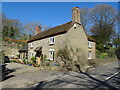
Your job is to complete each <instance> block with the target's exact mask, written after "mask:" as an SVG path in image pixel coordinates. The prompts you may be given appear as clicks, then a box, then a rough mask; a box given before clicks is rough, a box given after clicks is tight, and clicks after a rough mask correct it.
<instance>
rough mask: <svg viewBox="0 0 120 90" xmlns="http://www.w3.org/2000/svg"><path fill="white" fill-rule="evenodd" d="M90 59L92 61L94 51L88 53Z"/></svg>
mask: <svg viewBox="0 0 120 90" xmlns="http://www.w3.org/2000/svg"><path fill="white" fill-rule="evenodd" d="M88 59H92V51H88Z"/></svg>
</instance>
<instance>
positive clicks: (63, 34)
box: [28, 7, 95, 64]
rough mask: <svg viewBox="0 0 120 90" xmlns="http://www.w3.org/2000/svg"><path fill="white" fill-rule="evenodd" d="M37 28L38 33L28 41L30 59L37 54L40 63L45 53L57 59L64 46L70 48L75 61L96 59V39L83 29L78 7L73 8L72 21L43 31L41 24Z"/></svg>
mask: <svg viewBox="0 0 120 90" xmlns="http://www.w3.org/2000/svg"><path fill="white" fill-rule="evenodd" d="M35 29H36V35H35V36H33V37H32V38H31V39H30V40H29V41H28V60H30V59H31V57H34V56H36V57H37V60H38V63H39V64H40V58H41V55H43V56H46V57H47V58H48V59H49V60H50V61H57V60H59V59H58V57H57V52H58V51H59V50H61V49H63V48H66V49H68V50H69V53H70V55H71V56H72V59H73V61H75V60H77V59H79V60H78V61H79V62H80V63H83V64H84V63H86V62H87V61H88V59H95V41H94V39H92V38H91V37H90V36H89V35H88V34H87V33H86V32H85V30H84V29H83V27H82V25H81V23H80V10H79V8H78V7H73V8H72V21H70V22H67V23H64V24H62V25H59V26H56V27H53V28H50V29H48V30H46V31H41V27H39V26H37V27H36V28H35Z"/></svg>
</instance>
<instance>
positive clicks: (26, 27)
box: [24, 22, 42, 35]
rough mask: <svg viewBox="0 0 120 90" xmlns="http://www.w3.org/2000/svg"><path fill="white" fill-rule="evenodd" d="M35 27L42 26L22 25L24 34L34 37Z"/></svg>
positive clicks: (36, 24)
mask: <svg viewBox="0 0 120 90" xmlns="http://www.w3.org/2000/svg"><path fill="white" fill-rule="evenodd" d="M36 26H42V24H40V22H29V23H27V24H25V25H24V33H28V34H31V35H35V27H36Z"/></svg>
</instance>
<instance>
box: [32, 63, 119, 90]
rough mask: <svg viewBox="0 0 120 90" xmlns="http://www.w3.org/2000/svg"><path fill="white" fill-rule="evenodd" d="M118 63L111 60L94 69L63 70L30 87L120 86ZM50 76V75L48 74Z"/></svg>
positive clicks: (116, 89) (115, 88)
mask: <svg viewBox="0 0 120 90" xmlns="http://www.w3.org/2000/svg"><path fill="white" fill-rule="evenodd" d="M119 65H120V64H119V63H118V62H112V63H110V64H106V65H104V66H100V67H98V68H96V69H95V70H92V71H89V72H88V73H84V72H64V75H62V76H60V77H56V78H54V79H49V80H43V81H41V82H39V83H37V84H35V85H33V86H30V87H32V88H93V89H96V88H107V89H112V90H113V89H114V90H118V88H120V77H119V76H120V72H119V71H120V68H119V67H118V66H119ZM50 77H52V76H50Z"/></svg>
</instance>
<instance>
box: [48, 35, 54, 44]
mask: <svg viewBox="0 0 120 90" xmlns="http://www.w3.org/2000/svg"><path fill="white" fill-rule="evenodd" d="M54 43H55V37H53V36H52V37H50V39H49V44H54Z"/></svg>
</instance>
